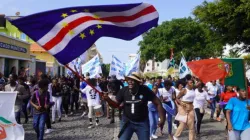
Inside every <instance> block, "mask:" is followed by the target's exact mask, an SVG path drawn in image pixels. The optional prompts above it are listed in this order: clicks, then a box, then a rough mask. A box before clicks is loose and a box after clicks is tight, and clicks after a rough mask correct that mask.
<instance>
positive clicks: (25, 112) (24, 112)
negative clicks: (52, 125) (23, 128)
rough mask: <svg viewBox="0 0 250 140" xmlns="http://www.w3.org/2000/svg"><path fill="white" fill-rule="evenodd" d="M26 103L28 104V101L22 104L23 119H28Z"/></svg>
mask: <svg viewBox="0 0 250 140" xmlns="http://www.w3.org/2000/svg"><path fill="white" fill-rule="evenodd" d="M27 105H28V102H26V103H24V104H23V105H22V112H23V114H24V117H25V121H28V113H27Z"/></svg>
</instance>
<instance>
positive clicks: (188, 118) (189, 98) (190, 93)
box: [173, 80, 195, 140]
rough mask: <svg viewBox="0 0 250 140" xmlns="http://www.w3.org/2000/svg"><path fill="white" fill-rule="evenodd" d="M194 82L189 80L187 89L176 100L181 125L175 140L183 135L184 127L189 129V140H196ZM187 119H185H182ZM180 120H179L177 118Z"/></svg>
mask: <svg viewBox="0 0 250 140" xmlns="http://www.w3.org/2000/svg"><path fill="white" fill-rule="evenodd" d="M193 85H194V82H193V80H188V81H187V85H186V88H184V89H183V90H182V91H181V92H180V93H179V95H178V96H177V98H176V101H177V103H178V114H177V116H179V121H180V125H179V127H178V128H177V130H176V132H175V135H174V137H173V138H174V140H178V137H179V136H180V135H181V133H182V131H183V129H184V127H185V126H186V125H187V126H188V129H189V140H194V139H195V136H194V134H195V133H194V110H193V101H194V97H195V92H194V90H193V87H194V86H193ZM180 118H185V119H180ZM176 119H177V120H178V118H177V117H176Z"/></svg>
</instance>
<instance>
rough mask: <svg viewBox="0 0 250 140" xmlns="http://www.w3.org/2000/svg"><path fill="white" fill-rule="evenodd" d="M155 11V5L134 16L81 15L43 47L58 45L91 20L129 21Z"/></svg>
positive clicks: (48, 48) (46, 48)
mask: <svg viewBox="0 0 250 140" xmlns="http://www.w3.org/2000/svg"><path fill="white" fill-rule="evenodd" d="M155 11H156V9H155V8H154V7H153V6H149V7H147V8H145V9H143V10H142V11H140V12H138V13H136V14H134V15H132V16H114V17H107V18H100V19H95V18H93V17H90V16H86V17H81V18H79V19H76V20H74V21H72V22H70V23H68V26H66V27H65V28H62V29H61V30H60V31H59V32H58V34H57V35H56V36H55V37H54V38H52V39H51V40H50V41H48V42H47V43H46V44H45V45H44V46H43V48H44V49H45V50H47V51H48V50H50V49H52V48H53V47H54V46H55V45H57V44H58V43H60V42H61V41H62V40H63V38H64V37H65V36H66V35H67V34H68V33H69V31H70V30H72V29H74V28H75V27H77V26H79V25H81V24H83V23H85V22H87V21H90V20H101V21H109V22H127V21H132V20H135V19H137V18H139V17H141V16H144V15H147V14H150V13H153V12H155Z"/></svg>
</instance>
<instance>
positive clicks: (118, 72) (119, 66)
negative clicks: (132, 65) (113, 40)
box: [109, 55, 125, 80]
mask: <svg viewBox="0 0 250 140" xmlns="http://www.w3.org/2000/svg"><path fill="white" fill-rule="evenodd" d="M111 75H115V76H116V78H117V79H119V80H120V79H124V75H125V63H122V62H121V61H120V60H119V59H118V58H117V57H115V56H114V55H113V56H112V62H111V64H110V71H109V76H111Z"/></svg>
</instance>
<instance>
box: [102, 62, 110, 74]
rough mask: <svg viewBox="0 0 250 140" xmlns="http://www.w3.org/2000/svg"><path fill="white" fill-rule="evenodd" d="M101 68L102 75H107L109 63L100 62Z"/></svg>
mask: <svg viewBox="0 0 250 140" xmlns="http://www.w3.org/2000/svg"><path fill="white" fill-rule="evenodd" d="M101 68H102V75H103V76H105V77H108V76H109V71H110V64H102V65H101Z"/></svg>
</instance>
